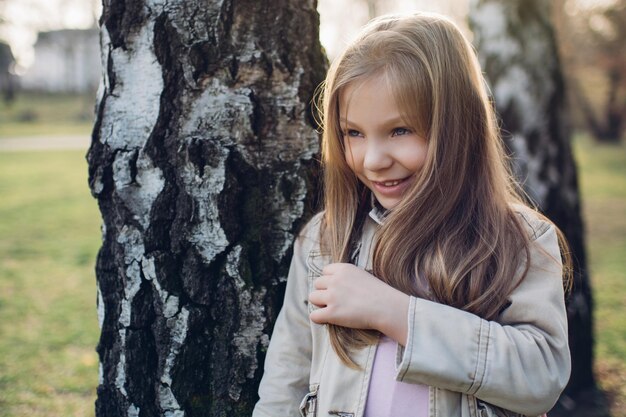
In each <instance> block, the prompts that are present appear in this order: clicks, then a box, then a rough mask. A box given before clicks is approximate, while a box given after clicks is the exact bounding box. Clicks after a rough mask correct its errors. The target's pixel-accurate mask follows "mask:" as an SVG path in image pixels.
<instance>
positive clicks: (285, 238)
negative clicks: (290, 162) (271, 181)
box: [271, 172, 307, 281]
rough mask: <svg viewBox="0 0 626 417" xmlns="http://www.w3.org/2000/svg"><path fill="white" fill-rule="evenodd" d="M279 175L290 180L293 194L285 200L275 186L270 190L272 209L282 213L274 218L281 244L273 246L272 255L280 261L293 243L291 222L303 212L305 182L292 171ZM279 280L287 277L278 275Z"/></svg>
mask: <svg viewBox="0 0 626 417" xmlns="http://www.w3.org/2000/svg"><path fill="white" fill-rule="evenodd" d="M281 176H284V177H287V178H288V179H289V181H291V182H292V184H293V186H294V189H293V194H292V195H291V196H290V197H289V198H290V201H287V200H285V197H284V196H283V194H282V192H281V191H280V190H279V189H278V187H276V188H275V189H273V190H271V192H272V202H271V205H272V210H274V211H275V212H276V213H282V215H281V216H279V217H278V218H276V219H275V222H276V226H275V230H276V233H277V234H280V235H281V238H280V239H276V241H277V242H281V246H279V247H277V248H274V251H273V252H272V256H273V257H274V259H275V260H276V261H277V262H280V261H281V260H282V259H283V257H284V256H285V253H286V252H287V250H288V249H289V248H290V247H291V244H292V243H293V239H294V236H293V233H291V232H290V230H291V228H292V226H293V223H294V222H295V221H296V220H297V219H299V218H300V217H302V214H303V213H304V199H305V197H306V192H307V189H306V182H305V181H304V179H303V178H301V177H298V176H296V175H294V174H293V173H288V172H285V173H282V174H281ZM279 278H280V280H281V281H283V280H286V279H287V277H286V276H285V277H279Z"/></svg>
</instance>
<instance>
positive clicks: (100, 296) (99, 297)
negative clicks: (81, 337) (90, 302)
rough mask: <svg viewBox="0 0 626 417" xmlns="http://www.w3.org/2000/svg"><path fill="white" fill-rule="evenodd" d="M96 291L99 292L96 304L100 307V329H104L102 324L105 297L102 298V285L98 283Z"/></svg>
mask: <svg viewBox="0 0 626 417" xmlns="http://www.w3.org/2000/svg"><path fill="white" fill-rule="evenodd" d="M96 291H97V294H98V300H97V302H96V306H97V309H98V326H99V327H100V330H102V325H103V324H104V314H105V311H104V298H102V291H100V286H99V285H97V286H96Z"/></svg>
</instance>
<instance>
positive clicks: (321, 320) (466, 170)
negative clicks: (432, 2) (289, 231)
mask: <svg viewBox="0 0 626 417" xmlns="http://www.w3.org/2000/svg"><path fill="white" fill-rule="evenodd" d="M323 129H324V133H323V164H324V205H325V207H324V208H325V210H324V211H323V212H322V213H320V214H318V215H317V216H315V217H314V218H313V219H312V220H311V221H310V222H309V224H308V225H307V226H306V227H305V228H304V230H303V231H302V233H301V234H300V236H299V238H298V239H297V240H296V242H295V246H294V255H293V261H292V265H291V269H290V272H289V278H288V281H287V289H286V294H285V301H284V305H283V308H282V310H281V312H280V314H279V316H278V319H277V321H276V325H275V328H274V332H273V335H272V339H271V343H270V346H269V349H268V352H267V358H266V362H265V374H264V376H263V380H262V381H261V386H260V388H259V396H260V400H259V402H258V403H257V405H256V407H255V410H254V414H253V415H254V416H255V417H294V416H297V415H300V414H302V415H303V416H341V417H362V416H365V417H385V416H393V417H425V416H442V417H455V416H463V417H469V416H496V415H497V416H517V415H527V416H538V415H541V414H543V413H545V412H546V411H548V410H549V409H550V408H551V407H552V406H553V405H554V403H555V402H556V400H557V398H558V397H559V394H560V393H561V390H562V389H563V388H564V387H565V385H566V383H567V381H568V377H569V372H570V357H569V350H568V345H567V321H566V313H565V305H564V291H563V268H562V264H561V253H560V250H559V236H560V234H559V232H558V231H557V229H556V228H555V226H554V225H553V224H552V223H550V222H549V221H548V220H547V219H546V218H545V217H543V216H541V215H540V214H538V213H537V212H536V211H534V210H533V209H531V208H528V207H527V206H525V205H524V204H523V203H522V200H521V199H520V198H518V196H517V193H516V190H517V189H518V188H517V186H516V185H515V183H514V182H513V180H512V179H511V176H510V174H509V172H508V171H507V169H506V168H505V158H504V156H503V151H502V144H501V142H500V138H499V134H498V129H497V123H496V119H495V117H494V114H493V110H492V108H491V104H490V102H489V98H488V96H487V93H486V90H485V83H484V80H483V78H482V76H481V71H480V68H479V66H478V63H477V59H476V57H475V55H474V52H473V49H472V47H471V45H470V44H469V43H468V41H467V40H466V39H465V38H464V37H463V35H462V34H461V32H460V31H459V30H458V29H457V28H456V27H455V26H454V24H453V23H451V22H450V21H448V20H447V19H445V18H443V17H441V16H435V15H430V14H414V15H409V16H387V17H382V18H378V19H375V20H374V21H372V22H371V23H369V24H368V25H367V26H366V27H365V28H364V30H363V32H362V34H361V36H360V37H359V38H358V39H357V40H356V41H355V42H353V43H352V44H351V45H350V46H349V47H348V48H347V50H346V51H345V52H344V53H343V55H341V56H340V57H339V58H337V59H336V61H335V62H334V63H333V65H332V67H331V69H330V70H329V72H328V76H327V79H326V82H325V86H324V92H323Z"/></svg>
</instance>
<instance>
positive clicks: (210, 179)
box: [181, 139, 228, 265]
mask: <svg viewBox="0 0 626 417" xmlns="http://www.w3.org/2000/svg"><path fill="white" fill-rule="evenodd" d="M187 140H189V139H187ZM217 152H218V153H219V155H218V157H217V159H218V162H217V166H215V167H212V166H208V165H207V166H206V167H205V168H204V174H203V175H202V177H200V176H199V172H198V169H197V168H196V167H195V165H194V164H193V163H192V162H188V163H187V164H186V165H185V166H184V167H183V169H182V172H181V174H182V179H183V184H184V186H185V191H186V192H187V193H188V194H189V195H190V196H191V198H193V200H194V202H195V212H194V219H192V220H193V223H194V225H193V227H192V230H191V236H190V237H189V241H190V242H191V243H192V244H193V245H194V246H195V247H196V249H197V250H198V253H199V254H200V256H201V257H202V259H203V261H204V263H205V264H207V265H208V264H210V263H211V262H212V261H213V259H214V258H215V256H217V255H218V254H220V253H222V252H223V251H224V250H225V249H226V247H227V246H228V240H227V239H226V234H225V233H224V230H223V229H222V227H221V225H220V222H219V209H218V207H217V198H218V196H219V194H220V192H221V191H222V190H223V188H224V182H225V181H226V168H225V162H226V157H227V155H228V150H227V149H226V148H218V150H217Z"/></svg>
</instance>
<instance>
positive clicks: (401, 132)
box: [391, 127, 411, 136]
mask: <svg viewBox="0 0 626 417" xmlns="http://www.w3.org/2000/svg"><path fill="white" fill-rule="evenodd" d="M410 133H411V131H410V130H409V129H407V128H406V127H396V128H395V129H393V131H392V132H391V136H401V135H408V134H410Z"/></svg>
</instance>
